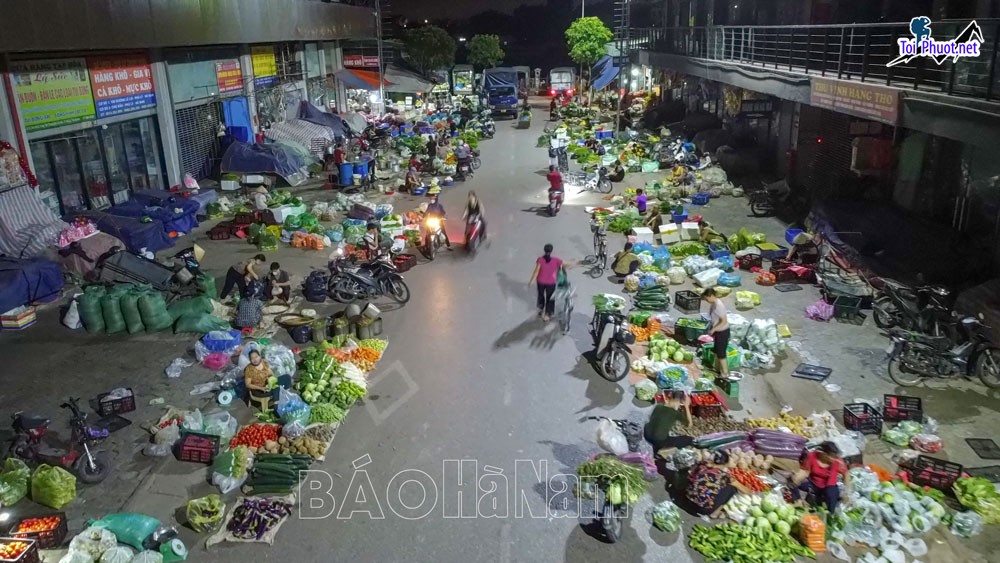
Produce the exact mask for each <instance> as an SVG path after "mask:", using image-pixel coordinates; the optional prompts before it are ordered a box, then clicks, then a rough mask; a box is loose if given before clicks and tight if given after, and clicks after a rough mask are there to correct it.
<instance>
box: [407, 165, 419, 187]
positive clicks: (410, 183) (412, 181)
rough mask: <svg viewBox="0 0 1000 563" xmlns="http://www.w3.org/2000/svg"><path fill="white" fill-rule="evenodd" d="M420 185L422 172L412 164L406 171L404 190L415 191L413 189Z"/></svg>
mask: <svg viewBox="0 0 1000 563" xmlns="http://www.w3.org/2000/svg"><path fill="white" fill-rule="evenodd" d="M419 187H420V173H419V172H417V167H416V166H410V169H409V170H407V171H406V178H405V179H404V180H403V191H404V192H407V193H413V190H414V189H415V188H419Z"/></svg>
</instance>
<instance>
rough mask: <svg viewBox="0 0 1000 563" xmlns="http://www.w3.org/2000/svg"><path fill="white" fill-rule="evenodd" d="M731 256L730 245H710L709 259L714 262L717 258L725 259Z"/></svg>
mask: <svg viewBox="0 0 1000 563" xmlns="http://www.w3.org/2000/svg"><path fill="white" fill-rule="evenodd" d="M727 256H729V245H726V244H710V245H708V257H709V258H712V259H713V260H714V259H716V258H725V257H727Z"/></svg>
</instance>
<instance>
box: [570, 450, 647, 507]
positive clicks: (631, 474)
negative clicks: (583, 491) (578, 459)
mask: <svg viewBox="0 0 1000 563" xmlns="http://www.w3.org/2000/svg"><path fill="white" fill-rule="evenodd" d="M576 473H577V475H579V476H580V484H581V485H586V486H591V485H596V484H597V481H598V479H600V478H606V479H607V494H608V500H609V501H610V502H611V504H635V503H636V502H638V500H639V496H640V495H642V493H643V492H644V491H645V490H646V481H645V476H646V475H645V471H644V470H643V468H642V466H639V465H634V464H631V463H626V462H624V461H621V460H620V459H618V458H616V457H615V456H613V455H602V456H599V457H597V458H594V459H592V460H589V461H585V462H583V463H581V464H580V465H579V466H577V468H576Z"/></svg>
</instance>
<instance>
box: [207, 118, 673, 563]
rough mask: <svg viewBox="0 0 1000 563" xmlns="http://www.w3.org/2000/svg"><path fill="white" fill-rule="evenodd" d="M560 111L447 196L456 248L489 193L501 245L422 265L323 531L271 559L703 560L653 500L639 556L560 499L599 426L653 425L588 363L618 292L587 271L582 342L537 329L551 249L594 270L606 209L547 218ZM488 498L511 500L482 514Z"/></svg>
mask: <svg viewBox="0 0 1000 563" xmlns="http://www.w3.org/2000/svg"><path fill="white" fill-rule="evenodd" d="M546 113H547V112H544V111H536V112H535V114H536V120H535V123H533V125H532V128H531V129H529V130H516V129H515V128H514V122H512V121H504V122H499V123H498V127H497V129H498V133H497V137H496V138H495V139H493V140H488V141H483V142H482V143H481V148H482V154H483V166H482V168H481V169H480V170H479V171H478V172H477V173H476V175H475V177H474V178H473V179H470V180H469V181H468V182H466V184H465V185H459V186H457V187H452V188H445V192H444V194H443V197H442V201H443V202H444V204H445V207H446V209H447V210H448V213H449V216H450V217H451V223H450V225H449V227H450V231H451V232H450V236H451V238H452V240H453V241H458V239H460V238H461V233H462V227H463V224H462V223H461V213H462V208H463V205H464V202H465V197H466V193H467V190H469V189H474V190H476V192H477V193H478V194H479V195H480V197H481V199H482V201H483V202H484V204H485V210H486V217H487V219H488V220H489V241H488V243H487V244H486V245H484V246H483V247H482V248H481V249H480V251H479V253H478V254H477V255H476V256H474V257H469V256H467V255H466V253H465V252H464V251H463V250H462V248H461V246H460V244H456V249H455V251H454V252H450V253H448V252H442V253H440V254H439V255H438V258H437V259H436V260H435V261H434V262H433V263H426V262H425V261H424V260H423V259H422V258H421V261H420V265H418V266H417V267H416V268H414V269H413V270H411V271H410V272H409V273H408V274H407V275H406V279H407V282H408V283H409V284H410V287H411V290H412V292H413V298H412V299H411V301H410V302H409V303H408V304H407V305H405V307H403V308H402V309H401V310H397V311H387V312H386V313H385V315H384V318H385V323H386V333H385V336H386V337H388V339H389V341H390V344H389V348H388V350H387V352H386V354H385V356H384V357H383V360H382V361H381V362H380V364H379V368H378V369H377V370H376V371H375V372H374V374H373V379H372V381H371V384H370V387H369V398H368V399H367V400H366V402H365V405H364V407H358V408H355V409H354V410H353V411H352V412H351V414H350V416H349V417H348V418H347V420H346V423H345V424H344V425H343V426H342V427H341V429H340V431H339V432H338V435H337V438H336V440H335V441H334V443H333V446H332V448H331V449H330V452H329V454H328V457H327V461H326V463H324V464H323V465H322V466H321V468H322V469H323V470H325V471H328V472H329V473H330V475H331V477H330V479H329V480H324V479H321V478H317V479H318V480H314V482H316V483H323V482H324V481H325V484H324V488H325V487H332V489H331V494H330V495H327V494H326V491H323V490H320V491H316V492H312V493H309V494H306V495H304V497H303V500H302V506H303V516H311V517H314V518H316V519H313V520H299V521H293V522H289V523H288V525H286V526H284V527H283V529H282V530H281V532H280V533H279V535H278V538H277V540H276V541H275V544H274V546H273V547H272V548H271V549H270V554H271V555H272V556H276V557H280V558H282V559H285V560H289V561H320V560H324V561H327V560H329V561H348V560H354V561H357V560H361V561H379V560H381V561H443V562H456V563H457V562H463V563H471V562H479V561H483V562H486V561H499V562H509V561H533V562H549V561H552V562H556V561H574V562H576V561H604V560H608V559H609V558H612V557H613V558H615V559H617V560H620V561H640V560H643V559H645V560H652V559H653V557H656V559H658V560H661V559H662V558H663V557H664V556H670V557H671V559H673V560H687V559H688V557H687V555H686V553H685V552H686V550H685V549H684V548H683V547H680V545H682V544H683V540H682V539H678V537H677V535H676V534H674V535H671V536H666V535H660V536H659V538H658V539H659V540H661V541H663V542H664V543H668V544H669V543H672V542H676V544H678V545H677V547H676V548H674V549H665V548H664V547H660V546H658V545H656V543H654V540H653V539H651V537H650V531H649V530H650V528H649V525H648V524H647V523H646V521H645V516H644V512H645V508H648V506H649V503H650V501H649V500H648V499H645V500H644V501H643V502H642V503H640V506H639V507H638V508H637V511H638V512H639V513H638V514H637V515H636V516H635V518H634V520H633V523H632V524H631V525H630V526H629V527H628V528H627V529H626V532H625V536H626V539H625V541H624V542H623V543H620V544H617V545H608V544H606V543H603V542H602V541H601V540H600V539H598V538H595V537H592V535H591V534H597V532H596V531H593V530H592V527H591V526H590V522H591V520H592V518H591V512H590V511H589V509H587V508H586V507H584V508H582V510H581V512H582V514H583V516H582V517H578V516H577V511H578V504H577V502H576V500H575V499H574V497H573V495H572V493H571V492H563V493H560V492H559V489H560V488H563V487H565V486H566V482H567V481H566V480H565V479H564V478H560V477H559V476H558V475H559V474H572V473H573V472H574V468H575V467H576V465H577V464H578V463H580V462H581V461H583V460H585V459H586V457H587V456H588V455H590V454H591V453H594V452H595V451H597V446H596V444H595V442H594V439H593V437H594V429H595V428H596V425H595V423H593V422H588V421H585V420H583V419H584V418H585V417H586V416H589V415H598V414H601V415H604V414H607V413H608V412H611V411H615V412H618V413H632V414H636V413H637V412H638V411H637V410H636V408H635V407H634V406H632V398H631V392H628V391H625V387H624V386H623V385H621V384H614V383H609V382H607V381H604V380H603V379H601V378H600V377H599V376H598V375H597V374H596V372H595V371H594V370H593V368H592V367H591V366H590V365H589V364H588V363H587V361H586V360H585V359H584V358H583V357H582V354H584V353H585V352H588V351H589V349H590V347H591V343H590V337H589V334H588V331H587V324H588V322H589V320H590V313H591V311H592V308H591V306H590V299H591V296H592V295H593V294H594V293H597V292H598V291H605V290H609V289H610V288H611V285H610V283H609V282H608V281H607V280H606V279H603V278H602V279H597V280H594V279H591V278H589V277H587V276H585V275H584V274H583V272H581V270H580V269H579V268H578V269H575V270H572V271H571V274H570V275H571V280H572V281H573V282H574V283H575V284H576V286H577V291H578V298H577V308H576V313H575V315H574V319H573V326H572V330H571V332H570V334H568V335H563V334H562V333H561V331H560V330H559V327H558V323H556V322H554V321H553V322H550V323H548V324H545V323H543V322H542V321H541V320H540V319H538V318H537V316H536V310H535V289H534V288H533V287H529V286H528V285H527V281H528V278H529V276H530V274H531V270H532V267H533V264H534V261H535V259H536V258H537V257H538V256H539V255H540V254H541V252H542V246H543V245H544V244H545V243H548V242H551V243H552V244H553V245H554V246H555V254H556V255H557V256H559V257H561V258H563V259H564V260H580V259H583V258H584V257H585V256H586V255H587V254H590V253H591V245H592V242H591V235H590V231H589V228H588V222H587V216H586V214H585V213H584V211H583V207H584V206H585V205H593V204H596V203H598V202H599V201H600V199H599V197H598V196H597V195H595V194H589V193H588V194H582V195H580V194H573V193H570V194H569V197H568V201H567V203H566V205H565V206H564V208H563V211H562V213H561V214H560V215H559V216H558V217H555V218H549V217H547V216H544V215H543V214H542V213H541V210H542V209H543V208H544V206H545V205H546V203H547V200H546V199H545V187H546V182H545V178H544V173H545V171H546V169H547V166H548V158H547V155H546V152H545V151H544V150H542V149H539V148H536V147H535V142H536V139H537V137H538V135H539V134H540V133H541V130H542V127H543V126H544V125H545V122H544V121H543V119H544V117H543V116H544V115H546ZM618 189H621V188H620V186H619V187H618V188H616V190H618ZM396 205H397V208H401V207H402V208H406V207H407V206H406V205H403V204H401V203H398V202H397V204H396ZM611 250H612V251H614V250H617V249H615V248H612V249H611ZM386 309H388V307H387V308H386ZM642 415H644V413H643V414H642ZM642 415H640V416H642ZM458 460H464V461H461V462H459V461H458ZM498 473H499V476H498ZM369 482H370V484H371V485H370V487H369V485H368V483H369ZM477 483H478V485H479V488H480V489H481V490H484V491H490V490H496V491H497V492H496V493H495V494H493V495H489V496H487V497H485V498H477V497H478V496H479V494H478V493H477ZM494 487H495V489H494ZM654 487H655V489H656V490H655V491H653V496H654V497H655V498H656V500H661V499H662V498H665V493H664V492H663V488H662V480H660V481H659V482H658V484H657V485H655V486H654ZM331 497H332V498H333V499H335V501H334V503H333V504H331V501H330V498H331ZM310 506H311V507H312V508H310ZM331 510H332V513H331ZM328 514H330V515H329V516H327V515H328ZM637 530H639V531H638V532H637ZM249 549H253V548H248V547H242V546H241V547H237V546H225V547H223V548H221V549H220V550H218V551H217V552H215V553H216V555H217V556H218V557H219V558H220V560H230V559H231V560H233V561H235V560H237V558H238V557H239V556H240V555H244V554H247V553H248V550H249Z"/></svg>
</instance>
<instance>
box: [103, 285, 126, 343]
mask: <svg viewBox="0 0 1000 563" xmlns="http://www.w3.org/2000/svg"><path fill="white" fill-rule="evenodd" d="M120 300H121V293H120V292H118V291H109V292H107V293H105V294H104V296H103V297H101V314H102V315H103V316H104V330H105V331H106V332H107V333H108V334H118V333H119V332H125V328H126V327H125V317H123V316H122V307H121V303H120V302H119V301H120Z"/></svg>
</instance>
